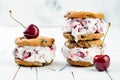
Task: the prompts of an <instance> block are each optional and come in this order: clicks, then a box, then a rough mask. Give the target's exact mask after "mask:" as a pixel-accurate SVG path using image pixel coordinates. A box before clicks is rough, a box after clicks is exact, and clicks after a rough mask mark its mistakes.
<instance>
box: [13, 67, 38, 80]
mask: <svg viewBox="0 0 120 80" xmlns="http://www.w3.org/2000/svg"><path fill="white" fill-rule="evenodd" d="M14 80H37V78H36V70H35V68H30V67H20V69H19V72H18V73H17V75H16V77H15V79H14Z"/></svg>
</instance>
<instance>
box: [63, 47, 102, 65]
mask: <svg viewBox="0 0 120 80" xmlns="http://www.w3.org/2000/svg"><path fill="white" fill-rule="evenodd" d="M100 52H101V47H97V46H92V47H91V48H72V49H69V48H68V47H66V46H63V47H62V53H63V55H64V57H65V58H66V59H71V60H72V61H83V62H90V63H91V64H93V58H94V56H95V55H97V54H100Z"/></svg>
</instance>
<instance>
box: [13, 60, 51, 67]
mask: <svg viewBox="0 0 120 80" xmlns="http://www.w3.org/2000/svg"><path fill="white" fill-rule="evenodd" d="M15 62H16V63H17V64H18V65H20V66H25V67H42V66H45V65H49V64H51V63H52V62H53V60H52V61H51V62H49V63H48V62H45V63H40V62H38V61H34V62H33V61H23V60H20V59H17V58H15Z"/></svg>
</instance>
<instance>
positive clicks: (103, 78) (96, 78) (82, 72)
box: [66, 66, 110, 80]
mask: <svg viewBox="0 0 120 80" xmlns="http://www.w3.org/2000/svg"><path fill="white" fill-rule="evenodd" d="M66 70H68V71H71V72H73V76H74V78H75V79H74V80H81V79H82V80H83V79H84V80H90V79H92V80H110V78H109V77H108V75H107V74H106V72H99V71H97V70H96V69H95V67H86V68H85V67H72V66H68V67H67V69H66Z"/></svg>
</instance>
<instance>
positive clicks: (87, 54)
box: [62, 11, 105, 67]
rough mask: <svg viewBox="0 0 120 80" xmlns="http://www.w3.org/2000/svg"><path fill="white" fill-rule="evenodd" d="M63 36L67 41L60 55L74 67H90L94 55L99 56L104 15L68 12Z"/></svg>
mask: <svg viewBox="0 0 120 80" xmlns="http://www.w3.org/2000/svg"><path fill="white" fill-rule="evenodd" d="M64 17H65V18H66V25H65V26H63V28H62V30H63V36H64V37H65V38H66V39H67V41H66V42H65V43H64V46H63V47H62V53H63V55H64V57H65V58H66V59H67V62H68V63H69V64H71V65H74V66H85V67H88V66H92V65H93V58H94V56H95V55H97V54H100V52H101V46H102V40H101V38H102V37H103V35H104V33H103V28H104V27H105V22H104V14H102V13H93V12H74V11H72V12H68V13H67V14H66V15H65V16H64Z"/></svg>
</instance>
